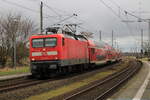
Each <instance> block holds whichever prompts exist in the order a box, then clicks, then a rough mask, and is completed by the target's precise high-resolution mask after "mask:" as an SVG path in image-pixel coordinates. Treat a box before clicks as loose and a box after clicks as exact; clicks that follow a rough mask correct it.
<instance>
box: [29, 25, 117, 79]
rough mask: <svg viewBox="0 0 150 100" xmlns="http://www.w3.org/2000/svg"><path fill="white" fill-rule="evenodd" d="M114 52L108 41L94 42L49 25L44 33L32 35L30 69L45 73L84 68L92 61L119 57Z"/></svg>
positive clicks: (35, 73) (96, 61) (43, 74)
mask: <svg viewBox="0 0 150 100" xmlns="http://www.w3.org/2000/svg"><path fill="white" fill-rule="evenodd" d="M115 52H116V51H115V50H114V49H112V48H111V47H110V46H109V45H107V44H106V43H103V42H100V43H97V42H92V41H89V40H87V39H86V38H85V37H84V36H82V35H75V34H72V33H71V32H68V31H64V30H62V29H61V30H60V28H59V27H51V28H47V29H46V34H45V35H36V36H31V37H30V62H31V73H32V75H34V76H38V75H39V76H42V77H43V76H44V77H45V76H49V75H51V74H52V73H61V72H69V71H72V70H74V69H84V68H88V65H91V64H92V65H95V64H99V63H104V62H108V61H112V60H114V59H116V58H117V53H116V54H115ZM75 65H78V66H75Z"/></svg>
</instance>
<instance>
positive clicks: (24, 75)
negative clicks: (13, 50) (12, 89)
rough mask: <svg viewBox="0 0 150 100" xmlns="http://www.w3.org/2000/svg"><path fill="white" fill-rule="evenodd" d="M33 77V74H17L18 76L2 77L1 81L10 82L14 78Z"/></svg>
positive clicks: (0, 77)
mask: <svg viewBox="0 0 150 100" xmlns="http://www.w3.org/2000/svg"><path fill="white" fill-rule="evenodd" d="M29 75H31V73H24V74H16V75H6V76H0V81H3V80H9V79H13V78H20V77H26V76H29Z"/></svg>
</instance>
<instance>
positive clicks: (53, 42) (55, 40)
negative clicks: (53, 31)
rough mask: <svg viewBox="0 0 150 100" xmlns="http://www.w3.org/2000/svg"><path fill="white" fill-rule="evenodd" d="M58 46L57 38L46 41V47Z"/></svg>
mask: <svg viewBox="0 0 150 100" xmlns="http://www.w3.org/2000/svg"><path fill="white" fill-rule="evenodd" d="M56 44H57V39H56V38H46V39H45V46H46V47H54V46H56Z"/></svg>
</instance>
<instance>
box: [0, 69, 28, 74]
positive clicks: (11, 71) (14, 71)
mask: <svg viewBox="0 0 150 100" xmlns="http://www.w3.org/2000/svg"><path fill="white" fill-rule="evenodd" d="M28 72H29V67H20V68H16V69H15V68H14V69H12V68H5V69H0V76H5V75H15V74H23V73H28Z"/></svg>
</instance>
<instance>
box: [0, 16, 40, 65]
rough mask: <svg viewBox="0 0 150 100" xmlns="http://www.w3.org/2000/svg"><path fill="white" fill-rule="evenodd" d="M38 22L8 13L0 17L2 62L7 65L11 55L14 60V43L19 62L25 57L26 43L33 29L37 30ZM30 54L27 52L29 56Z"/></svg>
mask: <svg viewBox="0 0 150 100" xmlns="http://www.w3.org/2000/svg"><path fill="white" fill-rule="evenodd" d="M36 30H37V27H36V24H35V23H34V22H33V21H32V20H30V19H27V18H23V17H22V15H20V14H18V15H13V14H8V15H7V16H6V17H1V19H0V55H1V57H0V62H1V63H2V64H3V66H4V65H5V63H6V61H7V58H8V57H10V58H11V59H12V61H13V60H14V58H13V50H14V45H15V46H16V49H17V50H22V52H19V51H17V62H19V60H21V59H22V58H24V57H25V54H26V53H27V52H26V51H27V50H26V44H25V43H27V42H28V37H29V36H30V35H31V34H32V32H33V31H36ZM27 55H28V54H26V56H27Z"/></svg>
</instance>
